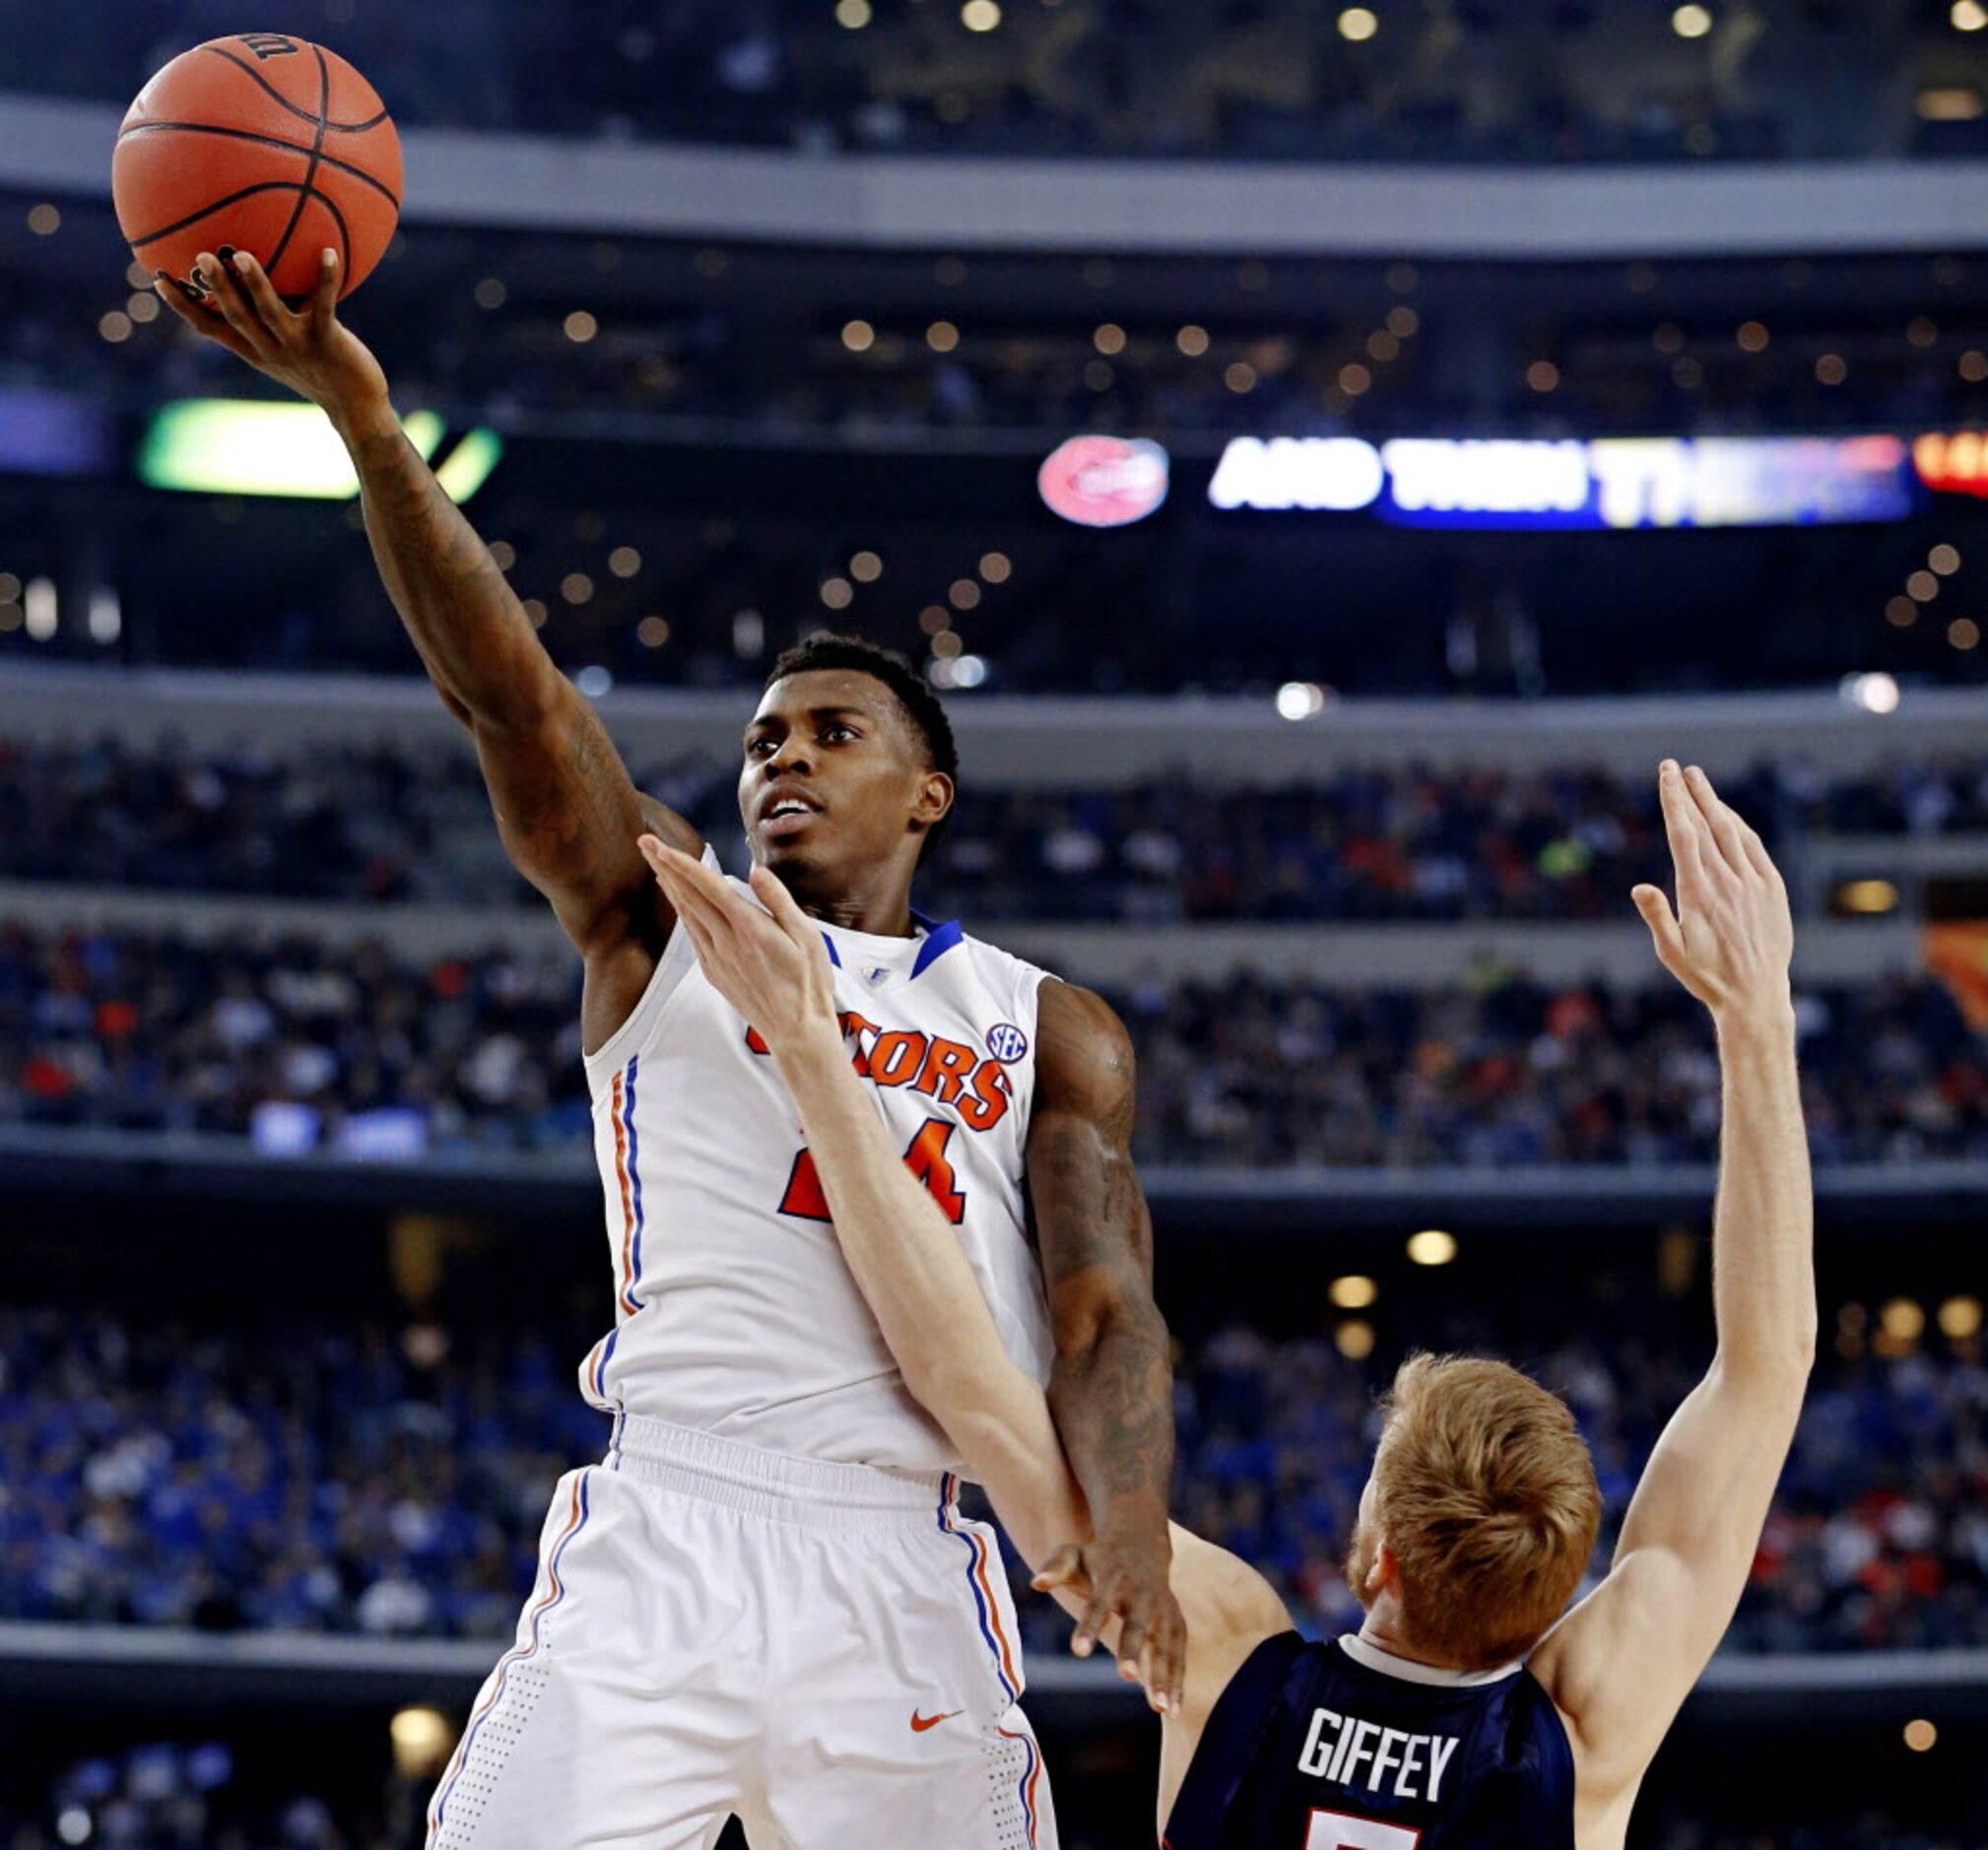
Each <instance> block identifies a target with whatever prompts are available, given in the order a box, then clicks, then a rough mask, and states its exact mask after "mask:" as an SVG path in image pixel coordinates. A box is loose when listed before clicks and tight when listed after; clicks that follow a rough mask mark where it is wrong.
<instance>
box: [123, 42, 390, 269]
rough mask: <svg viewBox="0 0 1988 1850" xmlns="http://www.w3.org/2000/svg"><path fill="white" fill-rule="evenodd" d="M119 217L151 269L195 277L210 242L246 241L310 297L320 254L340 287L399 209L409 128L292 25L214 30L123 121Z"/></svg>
mask: <svg viewBox="0 0 1988 1850" xmlns="http://www.w3.org/2000/svg"><path fill="white" fill-rule="evenodd" d="M110 190H111V197H112V201H113V203H114V205H115V207H116V212H117V223H118V227H119V229H120V230H121V231H123V233H124V235H125V237H126V238H127V239H128V240H129V241H130V244H131V249H132V252H133V254H134V255H135V256H136V257H137V258H138V260H139V262H141V263H142V264H144V265H145V267H146V268H147V269H148V270H165V271H166V273H167V274H168V275H170V276H176V277H181V278H190V277H191V276H192V273H193V260H194V258H195V257H196V256H198V255H199V253H200V252H201V251H203V250H218V249H219V247H220V246H221V245H223V244H232V245H233V246H234V247H235V248H236V249H238V250H245V251H248V252H249V253H250V254H251V255H252V256H254V257H255V259H256V260H257V261H258V262H259V263H260V264H261V265H262V267H263V269H264V270H266V271H267V272H268V274H269V278H270V281H271V282H272V283H273V284H274V285H275V287H276V290H277V293H278V294H279V295H282V296H285V297H302V296H305V295H308V294H309V292H310V290H311V288H312V286H313V284H314V282H315V280H316V277H317V266H318V253H319V252H320V251H322V250H324V249H326V248H330V249H333V250H336V251H337V252H338V254H339V281H340V290H339V293H340V294H341V295H348V294H350V293H351V292H352V291H353V290H355V289H357V288H358V287H359V285H360V284H361V283H363V282H364V280H365V278H366V276H367V275H368V274H369V273H370V271H371V270H372V267H373V265H374V264H376V263H378V261H379V260H380V257H381V255H382V254H383V253H384V252H385V250H386V246H387V241H388V239H390V238H391V237H392V236H393V229H394V226H395V224H396V222H397V221H398V219H399V217H400V193H401V165H400V137H399V135H398V134H396V133H395V131H394V126H393V119H392V118H391V117H390V116H389V115H388V114H387V112H386V109H385V106H384V105H383V104H382V103H381V102H380V99H379V97H378V95H377V94H376V93H375V92H374V90H373V88H372V86H371V85H370V84H368V83H367V82H366V81H365V79H364V78H363V77H362V76H361V75H360V74H359V73H358V72H357V71H355V70H354V69H353V68H352V66H351V65H349V64H348V63H346V61H345V60H344V59H343V58H341V57H339V56H338V55H337V53H335V52H331V51H327V50H325V49H324V47H323V46H322V45H315V44H312V43H311V42H310V40H309V39H307V38H294V37H291V36H289V35H287V34H285V33H242V34H240V35H239V36H237V37H232V38H214V39H210V40H209V41H208V42H207V43H206V44H204V45H197V46H195V47H194V49H193V50H191V51H187V52H183V53H181V54H180V56H178V57H176V58H174V59H173V60H172V62H171V63H170V64H168V65H166V68H165V69H164V70H162V71H161V72H159V74H158V75H157V76H155V77H154V78H153V79H152V81H151V82H150V83H149V84H147V85H146V86H145V88H144V89H143V90H142V91H140V92H139V93H138V99H137V100H136V101H135V102H133V103H132V105H131V108H130V110H129V111H128V112H127V114H126V115H125V117H124V122H123V126H122V127H121V128H119V130H118V132H117V148H116V152H115V153H114V155H113V156H112V157H111V164H110Z"/></svg>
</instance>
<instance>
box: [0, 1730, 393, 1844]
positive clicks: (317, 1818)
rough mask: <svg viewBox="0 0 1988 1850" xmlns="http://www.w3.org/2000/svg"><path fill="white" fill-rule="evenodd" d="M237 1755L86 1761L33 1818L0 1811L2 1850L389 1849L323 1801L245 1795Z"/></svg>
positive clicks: (219, 1749) (56, 1780)
mask: <svg viewBox="0 0 1988 1850" xmlns="http://www.w3.org/2000/svg"><path fill="white" fill-rule="evenodd" d="M240 1757H241V1756H240V1755H239V1754H238V1753H237V1751H235V1750H234V1749H233V1748H232V1747H231V1746H230V1745H229V1744H227V1743H226V1742H221V1741H204V1742H200V1743H198V1744H194V1745H186V1744H182V1743H178V1742H164V1741H162V1742H150V1743H147V1744H145V1745H144V1746H141V1747H136V1748H131V1749H128V1750H125V1751H119V1752H111V1753H92V1754H88V1755H85V1756H84V1757H82V1758H80V1759H77V1760H74V1761H72V1762H71V1763H69V1764H68V1765H66V1766H64V1767H63V1768H62V1769H61V1770H60V1771H59V1772H57V1773H55V1774H54V1775H53V1777H52V1778H50V1779H49V1781H48V1785H47V1790H46V1794H45V1796H44V1797H42V1798H41V1800H40V1802H39V1803H37V1804H33V1806H32V1807H31V1810H32V1813H33V1816H32V1817H10V1816H9V1809H8V1807H7V1806H6V1805H4V1804H0V1850H54V1846H55V1845H56V1844H64V1845H67V1844H89V1845H91V1846H92V1850H387V1839H385V1838H382V1837H379V1836H378V1835H376V1834H375V1833H374V1832H373V1831H372V1830H370V1829H366V1828H364V1827H356V1826H355V1823H354V1820H352V1819H351V1818H349V1817H340V1816H339V1815H338V1814H337V1813H336V1812H334V1810H333V1808H332V1807H331V1806H330V1805H328V1804H327V1803H326V1802H325V1801H324V1800H323V1799H320V1798H316V1797H314V1796H309V1795H299V1796H298V1797H295V1798H292V1799H289V1800H287V1801H284V1800H279V1801H278V1802H276V1803H274V1804H267V1803H258V1802H257V1801H256V1800H255V1799H253V1798H250V1797H248V1796H247V1795H246V1794H245V1793H244V1792H243V1790H242V1782H241V1780H240V1779H239V1778H238V1777H237V1773H238V1767H237V1760H238V1759H239V1758H240ZM299 1783H300V1782H299ZM396 1841H397V1842H399V1843H403V1844H404V1843H406V1842H407V1841H408V1839H407V1838H406V1837H405V1836H404V1835H403V1836H401V1837H399V1838H398V1839H396Z"/></svg>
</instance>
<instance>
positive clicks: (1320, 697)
mask: <svg viewBox="0 0 1988 1850" xmlns="http://www.w3.org/2000/svg"><path fill="white" fill-rule="evenodd" d="M1324 710H1325V690H1324V689H1323V688H1321V687H1320V686H1319V685H1318V683H1317V682H1315V681H1287V682H1286V683H1285V684H1284V686H1283V687H1281V688H1279V689H1278V691H1277V716H1278V718H1280V719H1310V718H1312V717H1313V716H1314V715H1316V714H1318V713H1321V712H1323V711H1324Z"/></svg>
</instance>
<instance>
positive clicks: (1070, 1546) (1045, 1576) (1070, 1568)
mask: <svg viewBox="0 0 1988 1850" xmlns="http://www.w3.org/2000/svg"><path fill="white" fill-rule="evenodd" d="M1083 1577H1084V1551H1083V1550H1082V1549H1081V1548H1079V1547H1078V1546H1077V1544H1076V1543H1075V1542H1066V1543H1064V1545H1063V1546H1062V1547H1061V1548H1060V1549H1058V1550H1057V1551H1056V1553H1054V1554H1052V1555H1050V1557H1049V1558H1048V1559H1047V1560H1046V1561H1044V1562H1043V1563H1042V1567H1041V1570H1040V1571H1039V1572H1038V1573H1037V1574H1036V1575H1035V1577H1034V1579H1032V1580H1031V1581H1029V1583H1028V1584H1029V1585H1030V1586H1031V1587H1033V1588H1034V1589H1035V1591H1036V1592H1037V1593H1054V1592H1055V1591H1056V1590H1057V1589H1058V1588H1059V1587H1074V1586H1076V1585H1077V1584H1078V1582H1079V1581H1080V1580H1082V1579H1083Z"/></svg>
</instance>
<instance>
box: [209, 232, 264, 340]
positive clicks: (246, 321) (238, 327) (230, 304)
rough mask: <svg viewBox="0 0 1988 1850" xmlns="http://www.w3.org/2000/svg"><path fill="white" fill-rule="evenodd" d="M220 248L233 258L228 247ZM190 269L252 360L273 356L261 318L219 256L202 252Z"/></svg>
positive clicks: (230, 266) (224, 260)
mask: <svg viewBox="0 0 1988 1850" xmlns="http://www.w3.org/2000/svg"><path fill="white" fill-rule="evenodd" d="M223 248H224V249H225V250H226V251H227V254H228V256H229V257H232V256H233V254H234V252H233V249H232V246H224V247H223ZM193 267H194V269H195V271H196V272H197V273H198V275H199V277H200V280H201V281H202V282H203V283H205V284H206V285H207V292H208V297H209V299H210V300H211V301H212V302H213V303H214V305H215V306H216V307H217V308H219V309H220V310H221V313H222V316H223V318H224V319H225V320H226V321H227V323H228V325H229V326H230V327H231V328H232V329H233V330H234V332H235V333H236V334H238V335H240V337H241V338H242V339H243V340H244V341H245V342H247V344H248V345H249V347H250V348H252V349H253V350H254V353H255V357H256V358H257V359H258V360H267V359H270V358H271V357H273V356H274V354H275V352H276V342H275V340H274V338H273V337H272V336H271V334H270V332H269V330H268V329H267V328H266V327H264V326H263V325H262V317H261V316H260V315H258V314H257V313H256V312H255V305H254V303H252V302H251V301H250V300H249V299H248V297H247V295H246V293H245V292H244V291H243V290H242V287H241V279H240V278H239V277H238V276H236V275H234V274H233V269H232V265H231V264H230V263H229V262H228V261H226V259H225V258H223V257H218V256H215V255H214V254H213V253H211V252H209V251H202V252H201V253H200V255H199V256H198V257H197V258H195V259H194V266H193Z"/></svg>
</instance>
